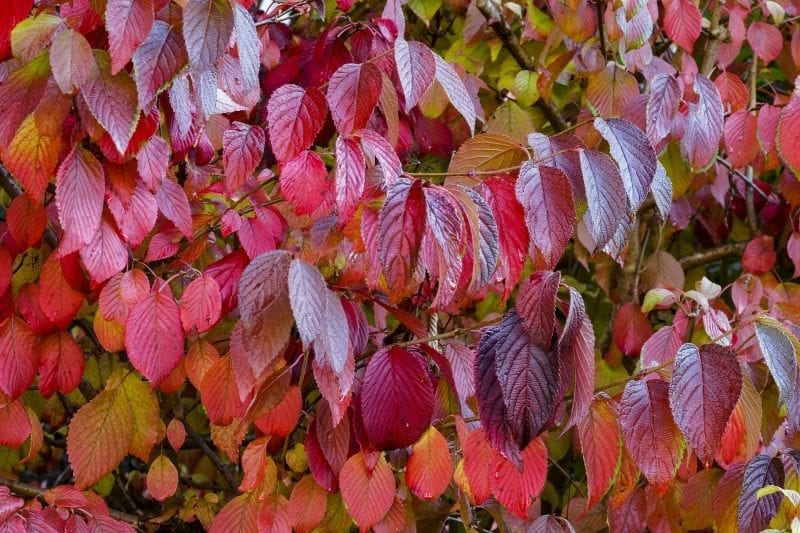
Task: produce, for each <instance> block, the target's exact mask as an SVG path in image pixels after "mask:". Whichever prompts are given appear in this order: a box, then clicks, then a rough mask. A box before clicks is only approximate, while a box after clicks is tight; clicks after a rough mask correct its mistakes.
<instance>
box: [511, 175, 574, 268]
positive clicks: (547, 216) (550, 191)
mask: <svg viewBox="0 0 800 533" xmlns="http://www.w3.org/2000/svg"><path fill="white" fill-rule="evenodd" d="M516 193H517V199H518V200H519V202H520V203H521V204H522V207H523V208H524V209H525V223H526V224H527V226H528V232H529V233H530V236H531V245H532V246H533V247H535V248H536V250H537V251H538V253H539V254H541V257H542V261H543V265H544V267H545V268H553V267H554V266H555V265H556V263H558V261H559V260H560V259H561V256H562V255H563V254H564V250H566V248H567V243H568V242H569V239H570V237H571V236H572V232H573V231H574V230H575V200H574V197H573V195H572V186H571V185H570V182H569V179H568V178H567V176H566V174H564V173H563V172H561V171H560V170H558V169H556V168H553V167H545V166H539V165H536V164H535V163H530V162H527V163H524V164H523V165H522V168H521V169H520V171H519V178H518V179H517V185H516Z"/></svg>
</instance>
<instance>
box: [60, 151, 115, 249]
mask: <svg viewBox="0 0 800 533" xmlns="http://www.w3.org/2000/svg"><path fill="white" fill-rule="evenodd" d="M105 190H106V179H105V175H104V173H103V167H102V166H101V165H100V162H99V161H98V160H97V159H96V158H95V157H94V156H93V155H92V154H91V153H90V152H89V151H87V150H84V149H83V148H81V147H80V146H76V147H75V148H74V149H73V150H72V152H70V153H69V155H67V157H66V158H65V159H64V161H63V162H62V163H61V166H60V167H59V168H58V173H57V174H56V206H57V207H58V217H59V220H60V221H61V227H62V228H64V231H65V232H67V233H69V234H70V239H71V242H74V243H75V245H76V246H81V245H85V244H88V243H89V242H90V241H91V240H92V238H93V237H94V236H95V234H96V233H97V230H98V229H99V228H100V218H101V216H102V214H103V199H104V197H105Z"/></svg>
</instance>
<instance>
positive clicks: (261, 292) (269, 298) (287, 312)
mask: <svg viewBox="0 0 800 533" xmlns="http://www.w3.org/2000/svg"><path fill="white" fill-rule="evenodd" d="M290 264H291V256H290V255H289V253H288V252H285V251H273V252H267V253H265V254H261V255H260V256H258V257H256V258H255V259H254V260H253V261H252V262H251V263H250V264H249V265H247V268H245V269H244V272H243V273H242V277H241V280H240V282H239V312H240V313H241V317H242V319H241V324H242V337H243V339H244V347H245V348H246V349H247V351H249V352H251V353H258V354H259V360H258V362H257V364H258V366H259V368H254V369H255V370H256V371H257V372H259V373H260V371H262V370H264V369H266V368H267V367H268V366H269V364H270V363H271V362H272V361H274V360H275V358H276V357H278V355H279V354H280V352H281V350H282V349H283V347H284V345H285V344H286V342H287V341H288V340H289V334H290V333H291V330H292V326H293V325H294V319H293V316H292V308H291V304H290V301H289V287H288V283H289V282H288V280H289V266H290ZM251 363H252V362H251Z"/></svg>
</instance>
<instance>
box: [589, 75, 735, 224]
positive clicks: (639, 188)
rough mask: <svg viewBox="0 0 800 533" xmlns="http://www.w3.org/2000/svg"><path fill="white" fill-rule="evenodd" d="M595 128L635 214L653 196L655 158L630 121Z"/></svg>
mask: <svg viewBox="0 0 800 533" xmlns="http://www.w3.org/2000/svg"><path fill="white" fill-rule="evenodd" d="M709 83H710V82H709ZM594 127H595V129H597V131H598V132H600V134H601V135H602V136H603V138H604V139H605V140H606V141H608V146H609V149H610V150H611V157H613V158H614V161H616V162H617V165H618V166H619V170H620V175H621V176H622V183H623V184H624V185H625V192H626V193H627V194H628V200H629V201H630V207H631V209H632V210H633V211H636V210H637V209H639V207H640V206H641V205H642V202H644V200H645V198H647V193H648V192H650V184H651V183H652V181H653V177H654V176H655V173H656V154H655V152H654V151H653V148H652V147H651V146H650V142H649V141H648V140H647V137H646V136H645V134H644V133H643V132H642V131H641V130H640V129H639V128H637V127H636V126H635V125H633V124H632V123H630V122H628V121H627V120H622V119H608V120H604V119H602V118H596V119H595V121H594ZM720 133H721V132H720Z"/></svg>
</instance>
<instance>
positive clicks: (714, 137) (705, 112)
mask: <svg viewBox="0 0 800 533" xmlns="http://www.w3.org/2000/svg"><path fill="white" fill-rule="evenodd" d="M694 92H695V93H696V94H697V95H698V99H697V103H696V104H695V103H689V114H688V117H687V120H686V128H685V130H684V134H683V137H682V138H681V155H683V158H684V159H685V160H686V161H687V162H688V163H689V165H691V167H692V168H693V169H696V170H700V169H703V168H705V167H707V166H708V165H710V164H711V163H712V162H713V160H714V157H715V156H716V155H717V150H718V149H719V141H720V139H721V138H722V133H723V116H724V110H723V108H722V99H721V98H720V95H719V90H718V89H717V86H716V85H714V84H713V83H712V82H711V81H709V80H708V78H706V77H704V76H701V75H699V74H698V75H697V76H696V77H695V80H694Z"/></svg>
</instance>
